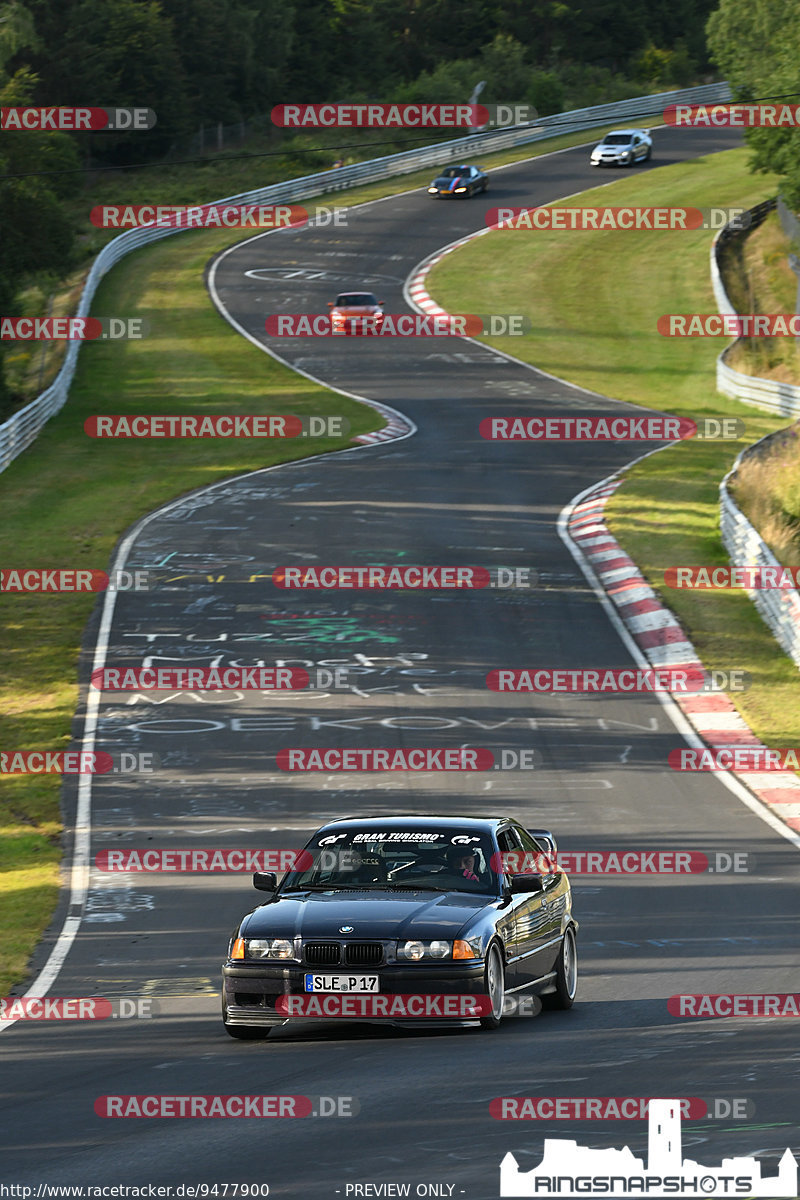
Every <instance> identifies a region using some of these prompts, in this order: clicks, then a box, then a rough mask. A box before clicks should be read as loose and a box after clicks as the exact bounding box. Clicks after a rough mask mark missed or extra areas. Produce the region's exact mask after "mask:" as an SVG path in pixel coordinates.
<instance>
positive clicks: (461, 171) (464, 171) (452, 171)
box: [442, 167, 469, 179]
mask: <svg viewBox="0 0 800 1200" xmlns="http://www.w3.org/2000/svg"><path fill="white" fill-rule="evenodd" d="M459 175H469V167H447V169H446V170H444V171H442V179H458V177H459Z"/></svg>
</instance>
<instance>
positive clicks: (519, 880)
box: [511, 875, 544, 896]
mask: <svg viewBox="0 0 800 1200" xmlns="http://www.w3.org/2000/svg"><path fill="white" fill-rule="evenodd" d="M511 891H512V893H513V894H514V895H515V896H517V895H519V894H520V893H522V892H543V891H544V879H543V878H542V876H541V875H512V877H511Z"/></svg>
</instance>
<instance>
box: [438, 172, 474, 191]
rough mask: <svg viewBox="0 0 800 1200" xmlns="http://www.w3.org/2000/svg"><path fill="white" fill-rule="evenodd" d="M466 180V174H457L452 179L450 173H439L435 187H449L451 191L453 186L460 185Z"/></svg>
mask: <svg viewBox="0 0 800 1200" xmlns="http://www.w3.org/2000/svg"><path fill="white" fill-rule="evenodd" d="M465 182H466V176H464V175H457V176H456V178H455V179H451V178H450V177H449V175H439V176H438V177H437V178H436V179H434V181H433V187H437V188H447V189H448V190H449V191H452V190H453V188H456V187H459V186H460V185H461V184H462V183H465Z"/></svg>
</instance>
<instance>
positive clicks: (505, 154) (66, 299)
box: [0, 131, 599, 421]
mask: <svg viewBox="0 0 800 1200" xmlns="http://www.w3.org/2000/svg"><path fill="white" fill-rule="evenodd" d="M373 134H374V131H373ZM593 136H594V135H593V133H592V131H588V132H586V131H584V132H577V133H572V134H563V135H561V136H559V137H555V138H549V139H548V140H547V141H543V142H533V143H531V144H530V145H527V146H518V147H516V148H512V149H510V150H503V151H498V152H497V153H495V154H490V155H487V156H485V157H483V158H482V159H481V162H482V163H484V164H485V165H486V166H488V167H490V168H492V169H496V168H497V167H499V166H503V165H506V164H509V163H513V162H518V161H520V160H521V159H526V158H536V157H538V156H540V155H542V154H550V153H552V152H554V151H556V150H563V149H567V148H568V147H570V146H577V145H582V144H583V143H585V142H588V141H589V140H591V139H592V137H593ZM598 136H599V135H598ZM362 140H364V142H365V149H364V151H363V157H364V158H366V157H368V156H369V153H371V154H375V155H377V154H390V153H392V152H393V151H396V150H397V147H396V146H395V145H393V144H392V143H391V142H388V143H386V144H383V143H382V142H381V143H379V144H377V145H376V146H374V147H373V148H372V150H371V151H369V148H368V147H367V146H366V143H367V142H368V141H370V140H372V141H374V140H375V138H374V136H373V137H372V138H371V139H370V138H366V139H362ZM292 141H293V142H294V141H306V142H308V144H309V145H310V144H311V143H312V139H310V138H305V139H303V138H299V139H292ZM334 144H335V143H334ZM261 145H262V142H259V141H256V142H254V143H248V145H247V146H244V147H242V149H241V151H240V152H239V151H233V152H232V156H231V157H229V156H228V155H224V154H223V155H220V156H217V157H213V158H208V159H207V160H204V161H202V162H200V163H197V164H186V165H183V166H177V165H173V166H169V165H166V166H157V167H155V166H154V167H152V168H149V169H144V170H139V171H109V172H98V173H95V174H93V175H90V176H89V177H88V179H87V181H86V183H85V184H84V186H83V188H82V189H81V190H80V191H79V192H78V194H77V195H74V196H70V197H69V199H68V200H66V201H64V204H65V207H66V208H67V211H68V212H69V214H70V216H71V219H72V221H73V224H74V226H75V228H76V229H77V231H78V239H79V244H80V246H81V250H82V256H81V261H80V263H79V264H78V265H77V266H75V268H74V269H73V270H72V271H71V272H70V274H69V277H68V278H66V279H63V280H60V281H59V282H57V283H55V282H54V280H53V273H42V274H40V275H39V276H37V277H36V278H35V279H34V280H31V281H30V284H29V286H27V287H24V288H23V289H22V290H21V291H20V293H19V295H18V299H17V305H16V311H17V314H18V315H20V316H26V317H37V316H39V317H41V316H45V315H46V314H48V313H49V315H51V316H66V315H69V314H70V313H73V312H74V311H75V309H76V307H77V303H78V299H79V297H80V292H81V288H82V285H83V281H84V280H85V278H86V275H87V274H88V272H89V268H90V266H91V263H92V261H93V259H94V257H95V255H96V254H98V253H99V251H100V250H101V249H102V248H103V246H105V245H106V244H107V243H108V242H110V241H111V240H112V239H113V238H115V237H116V236H118V232H119V231H118V230H113V229H98V228H97V227H96V226H94V225H92V224H91V222H90V220H89V214H90V212H91V210H92V209H93V208H94V207H97V206H99V205H113V204H152V203H154V202H156V203H158V204H162V205H170V204H175V205H189V204H198V203H208V202H210V201H212V200H218V199H222V198H223V197H225V196H234V195H239V194H241V193H243V192H247V191H253V190H254V189H256V188H263V187H266V186H268V185H269V184H270V183H275V182H278V181H280V180H282V179H291V178H294V177H296V176H298V175H302V174H306V173H307V174H311V173H312V172H314V171H323V170H327V169H328V168H329V167H330V166H331V160H332V159H333V158H334V157H335V153H333V152H331V153H327V154H323V155H309V156H308V159H298V158H297V156H295V157H294V158H292V156H291V154H287V155H286V156H285V157H283V156H281V157H278V158H271V157H269V158H261V157H254V158H247V157H238V156H237V155H238V154H239V153H241V154H242V155H246V154H247V153H248V151H250V150H257V149H259V148H260V147H261ZM356 157H358V156H356ZM432 177H433V169H432V168H430V167H426V168H425V169H424V170H422V171H415V172H413V173H412V174H410V175H401V176H395V177H393V178H392V179H388V180H386V179H383V180H378V181H376V182H375V183H371V184H365V185H363V186H361V187H357V188H351V189H348V190H347V191H341V190H332V191H330V192H327V193H325V194H322V195H320V196H318V197H316V198H315V199H314V200H306V201H303V202H302V204H303V205H304V206H305V207H306V208H308V209H309V210H311V209H314V210H315V209H317V208H318V207H324V208H328V209H330V208H334V207H342V208H344V207H350V206H352V205H354V204H363V203H365V202H367V201H370V200H379V199H383V198H384V197H385V196H391V195H395V194H396V193H398V192H402V191H407V190H410V189H412V188H418V187H423V186H424V185H425V184H427V183H430V181H431V178H432ZM242 236H243V237H244V236H246V234H242ZM234 239H235V235H234ZM93 311H94V313H96V314H97V315H98V316H109V315H111V316H113V315H123V316H125V315H128V312H127V308H126V307H124V306H123V308H122V310H121V312H120V313H118V314H117V313H110V312H107V311H104V310H103V309H102V308H100V307H98V302H95V305H94V308H93ZM65 351H66V343H65V342H17V343H16V344H15V345H14V346H13V348H12V349H11V350H10V351H9V353H8V354H7V355H6V358H5V370H6V379H7V382H8V384H9V388H10V389H11V391H12V392H13V393H14V397H15V398H14V399H10V400H9V401H7V403H6V404H5V406H4V408H3V409H2V410H0V421H2V420H5V419H7V418H8V417H9V416H10V415H11V414H12V413H13V412H15V411H16V410H17V409H19V408H20V407H22V405H23V404H25V403H27V402H28V401H30V400H32V399H33V398H34V396H36V395H38V394H39V392H41V391H42V390H43V389H44V388H45V387H47V386H48V385H49V384H50V383H51V382H52V380H53V379H54V378H55V376H56V374H57V373H58V371H59V370H60V367H61V363H62V361H63V358H64V354H65Z"/></svg>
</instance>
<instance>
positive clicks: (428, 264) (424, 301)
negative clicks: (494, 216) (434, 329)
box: [405, 226, 492, 317]
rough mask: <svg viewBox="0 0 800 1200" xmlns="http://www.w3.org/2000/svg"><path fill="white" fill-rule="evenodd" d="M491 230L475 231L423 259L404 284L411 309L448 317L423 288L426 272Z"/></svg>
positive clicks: (432, 315)
mask: <svg viewBox="0 0 800 1200" xmlns="http://www.w3.org/2000/svg"><path fill="white" fill-rule="evenodd" d="M491 228H492V227H491V226H489V227H488V228H486V229H476V230H475V232H474V233H468V234H467V236H466V237H463V238H459V240H458V241H457V242H451V243H450V245H449V246H445V247H443V249H441V250H438V251H437V252H436V254H433V255H431V257H430V258H426V259H423V261H422V262H421V263H420V264H419V266H418V267H417V268H416V270H415V271H414V273H413V275H411V276H410V278H409V279H408V281H407V283H406V288H405V292H406V298H407V299H409V300H410V301H411V304H412V305H413V307H415V308H416V309H418V310H419V311H420V312H424V313H427V315H428V316H431V317H446V316H448V315H449V314H448V313H447V312H446V311H445V309H443V308H442V307H441V306H440V305H438V304H437V303H436V301H435V300H434V299H432V297H431V296H430V294H429V292H428V290H427V288H426V287H425V280H426V278H427V276H428V272H429V271H431V270H432V269H433V268H434V267H435V266H436V264H437V263H438V262H441V261H442V259H443V258H446V256H447V255H448V254H452V252H453V251H454V250H458V249H460V248H461V246H466V245H467V244H468V243H469V242H472V241H474V240H475V238H476V237H483V235H484V234H486V233H489V232H490V229H491Z"/></svg>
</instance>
